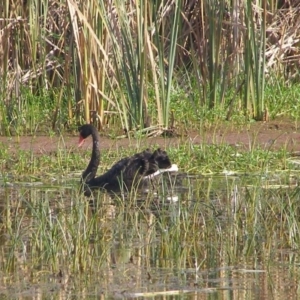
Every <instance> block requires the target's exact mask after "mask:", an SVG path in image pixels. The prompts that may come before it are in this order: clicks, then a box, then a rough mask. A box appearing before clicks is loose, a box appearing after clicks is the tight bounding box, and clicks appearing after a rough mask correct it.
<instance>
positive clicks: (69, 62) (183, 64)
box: [0, 0, 300, 299]
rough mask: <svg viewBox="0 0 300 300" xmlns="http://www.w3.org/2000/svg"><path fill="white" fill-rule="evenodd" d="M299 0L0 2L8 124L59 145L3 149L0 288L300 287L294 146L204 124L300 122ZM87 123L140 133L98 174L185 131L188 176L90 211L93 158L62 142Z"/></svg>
mask: <svg viewBox="0 0 300 300" xmlns="http://www.w3.org/2000/svg"><path fill="white" fill-rule="evenodd" d="M298 2H299V1H288V3H287V1H280V0H278V1H275V0H273V1H256V5H253V1H250V0H246V1H244V2H242V3H239V5H240V6H239V5H238V1H231V2H230V1H225V0H223V1H222V0H221V1H210V0H207V1H206V0H205V1H181V0H175V1H161V0H154V1H146V0H141V1H117V0H112V1H101V0H100V1H98V0H97V1H96V0H85V1H83V0H79V1H73V0H67V1H62V0H55V1H54V0H44V1H37V0H32V1H17V2H16V3H14V2H12V1H8V0H7V1H4V4H3V7H2V11H1V13H2V16H1V18H0V42H1V43H0V83H1V84H0V97H1V101H0V133H1V134H2V135H16V136H19V135H30V136H32V144H34V143H35V139H36V136H37V135H39V134H40V133H42V134H44V135H45V134H46V135H47V136H49V139H51V137H52V136H53V135H54V134H59V135H60V136H61V143H60V145H59V146H58V148H57V149H56V150H55V151H53V152H51V153H49V152H47V153H45V154H43V153H40V154H38V155H36V154H35V153H34V152H33V151H32V150H28V151H24V150H21V149H11V146H10V145H7V144H1V145H0V165H1V169H0V172H1V173H0V241H1V243H0V275H1V276H0V297H2V296H3V295H4V297H6V298H8V299H11V298H20V297H28V296H29V297H31V296H37V294H38V296H39V297H40V296H41V295H43V294H44V295H47V297H48V296H49V294H50V295H53V296H54V295H57V296H58V298H69V297H70V296H71V297H72V296H78V295H81V296H82V297H90V296H92V297H93V296H95V297H99V296H104V297H111V298H121V297H123V298H125V297H129V298H133V297H155V296H163V297H166V296H167V295H168V293H169V295H178V294H181V293H187V292H191V291H193V292H195V294H193V296H195V295H196V298H197V296H198V293H199V294H200V293H212V292H214V293H218V296H220V297H218V298H224V294H222V293H224V292H225V293H227V292H229V293H231V292H233V293H235V292H238V289H239V288H240V287H241V286H242V287H243V290H242V292H243V295H242V296H241V297H239V296H240V295H238V294H237V295H236V296H237V298H247V296H248V298H253V286H255V289H256V291H255V293H257V287H258V286H259V287H261V285H262V284H263V285H264V286H263V291H264V293H263V295H266V296H265V297H266V298H274V296H277V298H278V299H281V298H283V297H286V290H285V289H284V288H283V287H284V284H283V283H286V282H288V284H287V288H288V289H289V292H290V291H291V290H292V289H293V286H296V288H297V286H298V284H297V283H298V282H299V272H298V265H299V261H300V258H299V255H298V252H299V251H298V249H299V247H300V235H299V228H300V220H299V217H298V215H299V210H298V207H299V201H300V199H299V197H300V193H299V188H298V178H299V161H298V159H297V157H292V154H291V153H289V152H288V150H287V148H285V145H283V146H282V147H281V148H280V149H278V150H276V149H275V148H274V147H273V146H274V144H275V143H276V140H275V141H272V140H271V141H266V144H265V145H263V146H260V145H259V144H258V143H257V142H256V137H255V136H251V138H250V137H249V144H247V145H229V144H228V143H225V142H224V143H222V142H219V143H213V142H212V143H210V144H207V143H206V142H205V141H206V137H207V136H206V134H207V131H206V130H205V129H210V131H209V134H210V136H209V137H212V140H213V141H214V140H215V139H217V138H218V139H220V138H221V135H218V136H217V132H218V130H219V128H222V129H223V130H225V131H226V129H227V128H228V129H232V128H234V129H235V130H236V131H238V130H239V129H240V127H239V125H242V126H241V128H245V126H244V125H245V124H249V123H250V122H255V121H257V120H268V119H273V118H277V117H284V118H285V117H287V118H289V119H292V120H293V121H294V122H295V127H296V128H298V121H299V117H300V102H299V98H300V97H299V96H300V85H299V83H298V81H299V65H298V62H297V61H298V60H297V57H298V56H299V50H298V49H299V47H298V46H299V45H298V44H299V42H298V40H299V38H298V37H299V30H300V29H299V28H300V26H299V16H298V15H299V8H300V4H299V3H298ZM297 43H298V44H297ZM84 122H93V123H94V124H96V125H97V126H98V127H99V128H101V129H102V130H103V131H105V130H106V133H105V134H108V135H109V136H111V137H116V136H118V137H119V136H120V135H124V130H125V131H126V133H127V134H130V135H131V134H132V136H134V137H135V138H136V149H132V148H130V149H128V148H124V149H121V148H119V149H115V148H114V149H111V150H108V149H106V150H103V151H102V155H101V166H100V167H99V171H98V173H99V174H100V173H102V172H104V171H105V170H107V169H108V168H109V167H110V166H111V165H112V164H113V163H114V162H116V161H117V160H119V159H120V157H124V156H127V155H131V154H133V153H134V152H136V151H139V150H143V149H144V143H143V138H145V133H146V134H147V135H154V134H158V135H159V134H165V135H167V134H168V133H172V132H173V130H175V131H176V133H178V139H179V140H181V143H180V146H176V147H175V146H174V147H171V148H169V149H168V152H169V154H170V156H171V158H172V160H173V161H174V162H176V163H178V165H179V169H180V171H181V174H179V175H178V176H177V177H176V176H173V175H172V176H171V175H170V176H165V178H164V179H161V180H160V181H159V182H158V183H157V184H154V185H153V186H152V189H150V190H149V191H148V192H147V193H143V192H141V191H131V192H130V193H129V194H121V195H114V196H110V195H108V194H105V193H102V192H100V193H96V194H95V195H94V197H95V199H94V200H95V201H93V203H94V204H95V207H93V209H92V208H91V206H90V203H89V202H88V201H87V199H86V198H85V197H84V196H83V195H82V194H81V193H80V191H79V178H80V174H81V170H83V169H84V168H85V166H86V164H87V162H88V160H89V158H90V153H89V152H88V151H87V152H85V151H84V152H83V151H80V150H78V149H75V148H74V149H67V148H66V147H64V138H63V137H64V135H63V134H64V133H66V131H72V132H73V130H75V129H76V127H77V125H78V124H79V123H84ZM189 130H194V132H196V133H198V134H199V135H200V136H201V138H203V142H200V143H198V144H196V143H193V141H192V140H190V139H189V138H186V136H187V133H188V132H189ZM214 132H215V134H216V136H214ZM251 134H252V133H251V132H250V133H249V135H251ZM211 135H212V136H211ZM30 138H31V137H30ZM166 139H167V138H166ZM166 144H167V142H166ZM241 274H248V275H244V277H243V275H241ZM250 274H251V275H250ZM278 278H280V280H281V281H280V280H279V281H278ZM290 281H294V282H295V284H291V283H290ZM248 292H249V294H247V293H248ZM295 294H296V292H295ZM226 297H228V294H226ZM294 298H295V297H294Z"/></svg>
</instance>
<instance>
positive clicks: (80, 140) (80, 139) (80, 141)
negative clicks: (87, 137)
mask: <svg viewBox="0 0 300 300" xmlns="http://www.w3.org/2000/svg"><path fill="white" fill-rule="evenodd" d="M83 143H84V138H83V137H82V136H81V135H79V142H78V147H81V146H82V145H83Z"/></svg>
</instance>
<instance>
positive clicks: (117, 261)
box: [0, 175, 299, 299]
mask: <svg viewBox="0 0 300 300" xmlns="http://www.w3.org/2000/svg"><path fill="white" fill-rule="evenodd" d="M278 180H279V182H278ZM278 180H277V182H273V179H272V178H270V179H266V178H262V177H261V176H254V177H249V176H248V177H234V176H232V177H209V178H208V177H203V176H202V177H197V176H186V175H178V176H177V177H174V176H171V177H166V178H165V179H164V180H162V181H160V182H156V183H155V185H154V186H153V187H152V188H151V189H149V190H148V191H144V192H139V193H137V192H132V193H130V194H126V195H125V194H123V195H122V194H121V195H108V194H105V193H97V194H96V195H95V201H94V202H93V203H94V204H95V206H94V207H93V209H91V207H90V206H89V203H88V201H86V199H85V198H84V197H83V196H82V195H80V194H79V193H78V187H77V185H76V184H73V183H69V184H68V185H67V187H64V188H58V187H51V186H48V187H45V186H29V185H27V184H24V185H22V184H20V185H18V186H12V187H9V188H5V187H2V188H1V189H0V222H1V223H0V253H1V254H0V272H1V277H0V278H1V279H0V286H1V288H0V295H1V297H2V296H5V297H6V298H19V297H44V296H45V295H49V293H50V294H51V295H52V296H54V297H63V298H67V297H72V296H74V295H78V294H80V295H81V296H82V297H84V298H90V297H95V298H96V297H97V298H98V297H99V296H101V295H102V296H104V297H105V296H109V297H113V298H117V297H120V298H127V297H129V298H133V297H151V296H152V297H154V296H155V298H156V299H160V298H168V299H169V298H172V299H174V298H178V299H179V298H180V299H181V298H182V297H184V298H197V299H202V298H203V299H204V298H205V299H206V298H229V299H270V298H277V299H281V298H283V297H290V298H295V296H296V295H297V290H298V282H299V271H298V268H297V266H298V264H299V255H298V251H295V250H297V248H298V245H299V237H298V235H299V234H298V225H299V221H298V219H299V218H298V217H297V216H298V215H299V214H298V203H299V193H297V191H296V190H295V188H294V187H292V186H289V182H288V179H287V178H283V179H278ZM275 184H276V185H275ZM275 186H276V187H277V188H275ZM293 213H294V215H293ZM183 295H184V296H183Z"/></svg>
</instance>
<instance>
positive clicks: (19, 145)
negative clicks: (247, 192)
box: [0, 120, 300, 154]
mask: <svg viewBox="0 0 300 300" xmlns="http://www.w3.org/2000/svg"><path fill="white" fill-rule="evenodd" d="M295 126H296V123H295V122H292V121H285V120H280V121H271V122H256V123H253V124H252V125H249V126H244V127H240V128H237V127H234V126H224V127H216V128H214V129H210V130H207V131H205V130H203V131H202V134H201V136H200V134H199V132H195V131H190V132H188V133H187V134H184V135H181V136H178V137H171V138H164V137H152V138H143V139H139V140H136V139H133V138H131V139H128V138H124V139H118V140H114V139H110V138H107V137H102V138H101V148H103V149H117V148H120V147H126V148H128V147H136V145H137V143H140V144H139V145H140V148H147V147H150V148H151V147H152V146H153V147H154V146H160V147H162V148H164V149H167V148H168V147H170V146H177V145H179V144H182V143H185V142H187V141H188V140H190V141H191V142H192V143H194V144H198V143H201V142H206V143H215V144H220V143H228V144H231V145H240V146H242V147H243V148H245V149H249V148H250V146H251V147H253V146H254V147H258V146H259V147H263V148H266V149H269V148H270V149H278V148H282V147H285V148H287V149H288V150H289V151H300V130H297V129H296V127H295ZM0 142H1V143H4V144H6V145H7V146H8V149H9V151H12V152H13V151H15V150H16V149H21V150H32V151H33V152H34V153H35V154H48V153H51V152H55V151H56V150H57V149H70V150H71V149H76V147H77V142H78V137H77V136H75V135H73V136H71V135H65V136H63V137H58V136H56V137H49V136H35V137H34V136H22V137H0ZM91 145H92V143H91V140H88V141H87V142H86V143H85V145H84V146H83V149H86V148H90V147H91Z"/></svg>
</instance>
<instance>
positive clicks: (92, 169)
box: [82, 130, 100, 182]
mask: <svg viewBox="0 0 300 300" xmlns="http://www.w3.org/2000/svg"><path fill="white" fill-rule="evenodd" d="M92 138H93V150H92V155H91V160H90V162H89V164H88V166H87V168H86V170H85V171H84V172H83V173H82V180H83V181H84V182H87V181H89V180H91V179H93V178H95V176H96V173H97V170H98V166H99V163H100V145H99V144H100V142H99V134H98V132H97V131H96V130H95V131H93V133H92Z"/></svg>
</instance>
